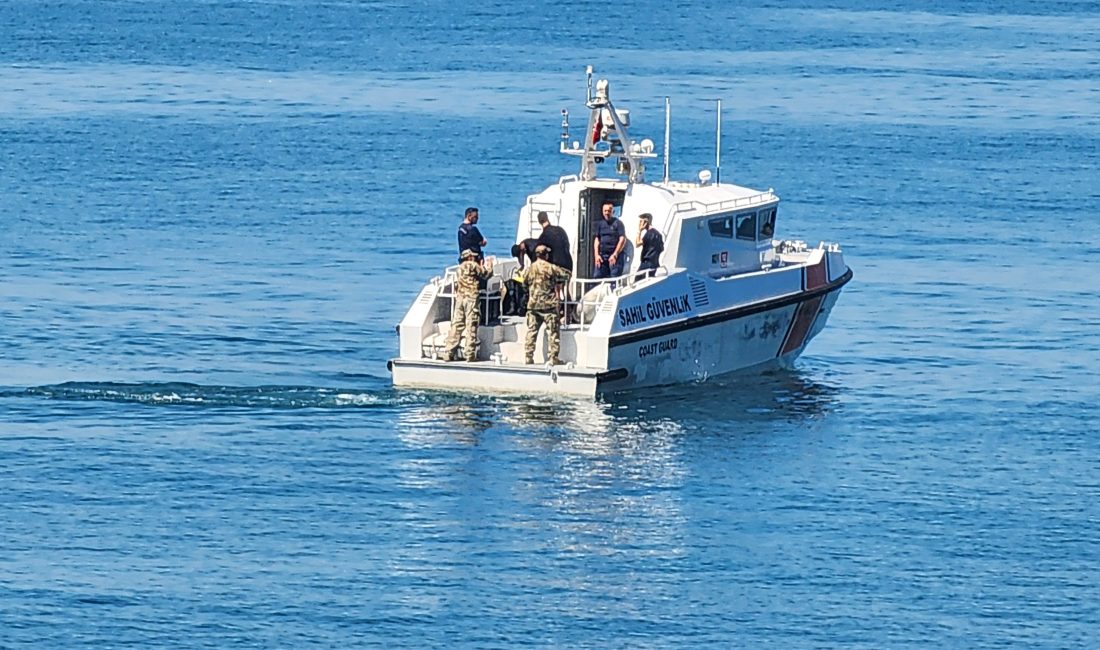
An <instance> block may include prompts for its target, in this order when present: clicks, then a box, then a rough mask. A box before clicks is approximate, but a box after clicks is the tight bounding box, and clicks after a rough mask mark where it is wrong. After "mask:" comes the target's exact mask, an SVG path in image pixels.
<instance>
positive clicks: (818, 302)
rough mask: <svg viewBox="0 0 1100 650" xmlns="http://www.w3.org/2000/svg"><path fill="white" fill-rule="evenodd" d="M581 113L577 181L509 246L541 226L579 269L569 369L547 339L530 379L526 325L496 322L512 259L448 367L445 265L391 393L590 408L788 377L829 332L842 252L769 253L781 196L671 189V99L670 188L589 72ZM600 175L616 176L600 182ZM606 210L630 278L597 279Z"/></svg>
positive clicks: (404, 341)
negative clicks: (646, 246) (655, 261)
mask: <svg viewBox="0 0 1100 650" xmlns="http://www.w3.org/2000/svg"><path fill="white" fill-rule="evenodd" d="M585 104H586V106H587V108H588V109H589V118H588V129H587V130H586V132H585V139H584V142H583V144H581V143H580V142H576V141H574V142H572V143H570V142H569V116H568V112H567V111H564V110H563V111H562V116H563V119H562V143H561V146H560V150H561V153H563V154H566V155H570V156H576V157H579V158H580V162H581V165H580V174H579V175H571V176H563V177H562V178H560V179H559V180H558V182H556V183H554V184H553V185H551V186H550V187H548V188H546V189H545V190H543V191H542V192H540V193H539V194H535V195H532V196H530V197H528V199H527V203H526V204H525V205H524V206H523V207H522V208H521V209H520V213H519V225H518V228H517V230H516V241H522V240H523V239H526V238H528V237H537V236H538V235H539V233H540V232H541V227H540V226H539V223H538V221H537V218H536V215H537V214H538V213H539V212H540V211H545V212H547V213H548V214H549V216H550V221H551V223H554V224H557V225H560V226H561V227H563V228H564V229H565V231H566V232H567V233H568V235H569V239H570V245H571V253H572V256H573V259H574V268H573V269H572V271H573V280H572V281H571V284H570V286H569V287H568V293H567V296H569V297H570V299H569V300H567V301H566V305H565V313H566V319H565V321H564V323H563V325H562V328H561V355H560V356H561V360H562V361H563V362H564V365H557V366H551V365H548V364H547V363H546V359H547V354H546V341H545V340H544V339H545V328H543V332H542V333H540V335H539V340H538V347H537V348H536V352H535V364H533V365H525V364H524V363H523V361H524V351H523V341H524V336H525V334H526V319H525V318H524V317H522V316H509V315H499V314H500V293H501V287H502V286H503V284H504V283H505V281H506V280H507V279H509V278H511V276H512V275H513V273H514V272H515V271H516V261H515V260H508V261H504V262H502V263H498V264H496V265H495V266H494V268H493V277H492V278H491V279H490V280H489V284H488V287H487V291H486V292H485V296H484V301H483V303H482V310H481V311H482V320H483V324H482V326H481V327H479V328H478V331H477V337H478V354H477V361H475V362H471V363H467V362H446V361H444V360H443V358H444V356H445V351H444V348H443V344H444V341H445V339H446V338H447V333H448V332H449V330H450V318H451V304H452V298H453V295H454V287H455V282H454V278H455V276H454V273H455V269H456V268H457V267H456V266H451V267H449V268H447V269H446V270H445V271H444V273H443V274H442V275H440V276H437V277H434V278H432V279H431V280H430V281H429V282H428V283H427V284H426V285H424V287H423V288H422V289H421V290H420V295H419V296H417V298H416V300H414V301H413V304H412V306H411V307H410V308H409V311H408V313H406V314H405V317H404V318H403V319H402V320H401V324H400V326H399V327H398V332H399V335H400V354H399V356H398V357H397V358H396V359H393V360H391V361H390V363H389V368H390V371H391V372H392V373H393V383H394V385H396V386H417V387H435V388H450V389H476V390H479V391H513V392H530V393H538V392H547V393H563V394H575V395H584V396H594V395H596V394H599V393H606V392H614V391H623V390H630V389H634V388H639V387H644V386H655V385H664V384H672V383H678V382H689V381H699V380H704V379H706V378H708V377H713V376H716V375H721V374H725V373H730V372H734V371H738V370H743V369H749V368H757V367H766V366H772V365H786V364H789V363H790V362H792V361H793V360H794V359H795V358H796V357H797V356H798V355H799V354H800V353H801V352H802V351H803V350H804V349H805V347H806V345H807V343H809V341H810V340H811V339H812V338H813V337H814V336H815V335H817V333H818V332H820V331H821V329H822V328H823V327H824V326H825V321H826V320H827V319H828V317H829V312H830V311H831V310H832V308H833V305H834V304H836V301H837V298H838V297H839V295H840V290H841V287H843V286H844V285H845V284H846V283H847V282H848V281H849V280H850V279H851V278H852V272H851V270H850V269H849V268H848V266H847V265H846V264H845V262H844V258H843V255H842V254H841V251H840V247H839V245H837V244H826V243H822V244H819V245H818V246H817V247H815V248H810V247H808V246H807V245H806V244H805V243H803V242H801V241H791V240H779V239H774V238H773V233H774V232H775V225H776V212H777V206H778V204H779V197H778V196H776V194H775V193H774V192H773V191H772V190H770V189H769V190H767V191H760V190H754V189H750V188H747V187H742V186H740V185H735V184H732V183H719V182H711V180H710V175H709V173H708V172H707V171H703V172H701V173H700V177H699V181H698V182H680V181H670V180H668V111H667V105H668V104H667V100H666V115H665V125H666V128H665V155H664V169H665V178H664V180H663V181H661V182H654V183H649V182H646V181H645V170H646V168H645V163H646V161H647V160H650V159H653V158H656V154H655V153H654V152H653V149H654V145H653V142H652V141H650V140H648V139H646V140H641V141H635V140H633V139H631V137H630V135H629V133H628V129H629V127H630V114H629V111H626V110H623V109H616V108H615V106H614V104H613V103H612V101H611V97H610V93H609V86H608V83H607V81H606V80H600V81H598V82H597V83H596V85H595V90H594V92H593V85H592V69H591V68H589V69H588V97H587V101H586V103H585ZM720 114H721V107H720V105H719V115H720ZM720 132H721V126H720V123H719V134H720ZM719 137H720V136H719ZM719 161H720V159H719ZM605 163H606V164H607V166H609V167H612V168H613V170H614V175H613V176H600V175H599V174H598V170H599V169H600V167H601V166H602V165H605ZM606 201H610V202H611V203H613V204H615V205H616V206H617V207H618V208H619V209H620V213H621V219H622V221H623V224H624V226H625V228H626V239H627V245H626V248H625V249H624V251H623V254H624V255H625V260H626V261H625V263H624V269H625V271H624V274H623V275H622V276H620V277H619V278H616V279H611V280H596V279H592V277H593V276H594V275H595V273H594V268H595V265H594V262H593V250H592V249H593V237H594V233H595V228H594V224H595V222H596V220H598V219H600V218H601V217H600V209H601V206H602V204H603V203H604V202H606ZM647 212H648V213H650V214H652V215H653V226H654V227H656V228H657V230H658V231H659V232H661V233H662V234H663V235H664V239H665V250H664V253H663V255H662V259H661V263H662V264H663V266H661V267H660V268H659V269H658V270H657V273H656V275H654V276H653V277H649V276H648V275H644V276H641V277H635V276H636V275H637V274H636V270H637V268H638V264H639V259H638V258H639V257H640V251H639V250H635V249H634V246H633V241H634V239H635V236H636V235H637V232H638V215H640V214H642V213H647Z"/></svg>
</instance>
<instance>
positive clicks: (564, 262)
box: [539, 212, 573, 273]
mask: <svg viewBox="0 0 1100 650" xmlns="http://www.w3.org/2000/svg"><path fill="white" fill-rule="evenodd" d="M539 225H540V226H542V234H540V235H539V243H540V244H544V245H545V246H546V247H547V248H549V249H550V263H551V264H554V265H556V266H560V267H562V268H563V269H565V270H566V271H569V272H570V273H572V272H573V255H572V254H571V253H570V252H569V235H567V234H565V228H562V227H561V226H554V225H551V224H550V215H548V214H546V213H545V212H539Z"/></svg>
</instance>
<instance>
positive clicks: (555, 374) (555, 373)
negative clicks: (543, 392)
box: [550, 368, 558, 384]
mask: <svg viewBox="0 0 1100 650" xmlns="http://www.w3.org/2000/svg"><path fill="white" fill-rule="evenodd" d="M550 381H552V382H554V383H555V384H556V383H558V371H557V369H555V368H551V369H550Z"/></svg>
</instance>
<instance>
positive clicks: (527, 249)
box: [512, 237, 539, 269]
mask: <svg viewBox="0 0 1100 650" xmlns="http://www.w3.org/2000/svg"><path fill="white" fill-rule="evenodd" d="M538 245H539V240H537V239H535V238H534V237H528V238H527V239H524V240H523V241H521V242H520V243H518V244H512V257H514V258H516V261H518V262H519V268H521V269H522V268H523V267H525V266H527V264H528V263H529V262H534V261H535V247H536V246H538ZM525 257H526V258H527V261H526V262H525V261H524V259H523V258H525Z"/></svg>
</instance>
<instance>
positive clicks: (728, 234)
mask: <svg viewBox="0 0 1100 650" xmlns="http://www.w3.org/2000/svg"><path fill="white" fill-rule="evenodd" d="M707 225H708V226H710V235H711V237H725V238H726V239H733V217H719V218H717V219H711V220H710V221H708V222H707Z"/></svg>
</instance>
